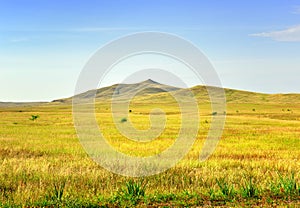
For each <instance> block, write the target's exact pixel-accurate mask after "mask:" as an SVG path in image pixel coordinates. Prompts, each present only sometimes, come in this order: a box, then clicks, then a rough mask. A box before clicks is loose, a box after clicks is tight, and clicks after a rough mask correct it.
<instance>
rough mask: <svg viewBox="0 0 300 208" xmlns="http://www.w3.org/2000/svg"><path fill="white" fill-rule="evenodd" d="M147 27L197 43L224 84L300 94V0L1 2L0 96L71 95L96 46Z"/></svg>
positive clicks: (42, 97) (26, 98)
mask: <svg viewBox="0 0 300 208" xmlns="http://www.w3.org/2000/svg"><path fill="white" fill-rule="evenodd" d="M142 31H160V32H168V33H173V34H176V35H179V36H181V37H183V38H185V39H187V40H189V41H191V42H193V43H194V44H195V45H196V46H197V47H198V48H199V49H200V50H202V52H204V53H205V54H206V56H207V57H208V58H209V60H210V61H211V62H212V64H213V65H214V67H215V70H216V71H217V73H218V74H219V77H220V80H221V82H222V84H223V86H224V87H228V88H234V89H243V90H249V91H256V92H266V93H291V92H294V93H299V92H300V84H299V83H300V82H299V77H300V58H299V57H300V0H297V1H296V0H289V1H285V0H281V1H278V0H264V1H259V0H251V1H238V0H236V1H233V0H231V1H227V0H224V1H218V0H211V1H200V0H197V1H196V0H194V1H193V0H190V1H183V0H182V1H176V0H159V1H158V0H153V1H146V0H131V1H129V0H128V1H89V0H87V1H58V0H43V1H40V0H0V101H50V100H53V99H57V98H62V97H68V96H72V95H73V93H74V88H75V85H76V81H77V78H78V76H79V74H80V71H81V69H82V68H83V66H84V65H85V63H86V62H87V61H88V60H89V58H90V57H91V55H92V54H93V53H94V52H95V51H96V50H97V49H99V48H100V47H101V46H103V45H104V44H106V43H107V42H109V41H112V40H114V39H116V38H118V37H121V36H124V35H128V34H131V33H134V32H142ZM124 70H126V69H124ZM118 81H119V80H118V79H117V78H116V79H115V80H114V79H113V78H112V79H111V80H110V82H108V83H107V84H110V83H111V84H112V83H113V82H118ZM193 84H195V83H194V82H191V83H190V85H193Z"/></svg>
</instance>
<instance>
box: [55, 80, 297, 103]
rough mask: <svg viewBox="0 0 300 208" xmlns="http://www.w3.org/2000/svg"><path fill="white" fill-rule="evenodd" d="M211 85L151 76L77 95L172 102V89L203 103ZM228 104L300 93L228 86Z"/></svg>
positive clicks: (288, 99)
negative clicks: (189, 84)
mask: <svg viewBox="0 0 300 208" xmlns="http://www.w3.org/2000/svg"><path fill="white" fill-rule="evenodd" d="M207 88H210V87H207V86H201V85H198V86H194V87H191V88H187V89H185V88H178V87H173V86H169V85H164V84H160V83H158V82H155V81H153V80H151V79H148V80H146V81H143V82H140V83H135V84H115V85H112V86H108V87H103V88H100V89H96V90H90V91H87V92H85V93H81V94H79V95H76V96H77V98H81V99H86V98H92V97H94V96H95V98H96V100H97V101H108V100H110V99H111V98H112V96H114V98H115V99H122V98H124V97H127V96H132V95H135V100H139V101H149V102H171V101H173V99H170V97H171V96H170V94H169V92H172V94H175V95H177V96H180V97H182V98H183V99H184V96H187V95H188V94H189V93H190V92H192V93H193V94H194V96H195V98H196V99H197V100H198V101H199V102H209V101H210V98H209V96H208V93H207ZM224 91H225V95H226V102H227V103H258V104H259V103H300V94H264V93H255V92H249V91H242V90H234V89H227V88H225V89H224ZM72 98H73V97H70V98H65V99H59V100H54V101H53V102H62V103H65V102H66V103H69V102H72Z"/></svg>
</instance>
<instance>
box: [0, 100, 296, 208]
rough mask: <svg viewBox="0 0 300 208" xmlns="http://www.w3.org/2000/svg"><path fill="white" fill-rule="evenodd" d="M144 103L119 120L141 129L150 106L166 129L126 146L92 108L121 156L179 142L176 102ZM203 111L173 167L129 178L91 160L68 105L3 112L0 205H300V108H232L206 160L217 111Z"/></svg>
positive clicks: (105, 111)
mask: <svg viewBox="0 0 300 208" xmlns="http://www.w3.org/2000/svg"><path fill="white" fill-rule="evenodd" d="M145 102H146V101H143V102H142V101H139V100H137V101H135V102H133V103H132V104H131V106H130V110H131V112H130V113H129V116H128V118H124V119H123V120H120V122H121V123H124V125H126V123H128V122H129V120H130V121H132V122H133V124H134V125H135V127H136V128H139V129H147V128H149V126H150V122H149V117H148V113H149V112H150V111H151V109H153V108H154V107H160V108H161V109H163V110H164V111H165V112H166V115H167V128H166V130H165V131H164V132H163V133H162V134H161V135H160V136H159V138H158V139H156V140H155V141H153V142H151V145H150V144H149V143H146V144H144V143H143V144H138V143H134V142H133V141H127V140H126V138H125V137H124V136H122V135H121V134H120V133H118V131H117V129H116V128H115V127H114V124H113V120H112V118H111V112H110V107H109V104H108V103H103V102H101V103H98V104H97V105H96V113H97V120H98V122H99V124H100V125H101V126H102V127H103V126H104V128H103V129H104V130H103V131H102V132H103V134H104V136H105V137H106V138H107V140H108V141H109V142H110V144H111V145H113V146H114V147H115V148H116V149H118V150H119V151H122V152H124V153H126V154H131V155H138V156H149V155H153V154H156V153H157V152H158V151H163V150H164V149H165V148H167V147H168V146H170V145H171V144H172V142H173V141H174V139H175V138H176V132H177V131H178V127H179V126H180V120H179V113H180V112H179V109H178V106H176V105H175V104H173V103H168V104H166V103H163V104H162V103H159V102H157V103H156V104H155V105H154V104H149V103H148V104H145ZM152 103H153V102H152ZM200 110H201V111H200V115H201V122H200V127H201V129H200V131H199V134H198V137H197V141H196V142H195V144H194V146H193V148H192V149H191V151H190V152H189V154H188V155H187V156H186V157H185V158H184V159H183V160H182V161H181V162H180V163H179V164H178V165H176V166H175V167H173V168H171V169H169V170H168V171H166V172H163V173H161V174H158V175H154V176H149V177H144V178H130V177H124V176H119V175H115V174H113V173H110V172H108V171H106V170H105V169H103V168H102V167H100V166H99V165H98V164H96V163H95V162H93V161H92V160H91V159H90V158H89V157H88V155H87V154H86V153H85V151H84V150H83V148H82V147H81V145H80V143H79V141H78V139H77V135H76V131H75V129H74V126H73V120H72V110H71V105H70V104H68V103H66V104H60V103H59V104H57V103H50V104H41V105H37V106H11V107H1V108H0V206H1V207H18V206H20V207H22V206H33V207H42V206H46V207H51V206H54V207H56V206H60V207H99V206H108V207H114V206H141V207H143V206H205V205H207V206H235V205H239V206H253V205H262V206H275V205H291V206H300V174H299V173H300V104H299V103H293V102H291V103H274V102H269V103H264V104H262V103H259V104H257V103H256V102H253V103H250V102H240V103H237V102H231V103H230V102H229V104H228V106H227V112H225V113H226V116H227V120H226V126H225V129H224V134H223V137H222V139H221V141H220V143H219V145H218V147H217V149H216V151H215V152H214V154H213V155H212V156H211V157H210V158H209V159H208V160H207V161H205V162H199V161H198V157H199V152H200V151H201V147H202V145H203V142H204V140H205V138H206V135H207V131H208V129H209V126H210V119H211V115H212V113H213V112H211V111H210V105H209V104H207V103H201V104H200ZM36 116H37V117H36ZM33 118H35V119H33Z"/></svg>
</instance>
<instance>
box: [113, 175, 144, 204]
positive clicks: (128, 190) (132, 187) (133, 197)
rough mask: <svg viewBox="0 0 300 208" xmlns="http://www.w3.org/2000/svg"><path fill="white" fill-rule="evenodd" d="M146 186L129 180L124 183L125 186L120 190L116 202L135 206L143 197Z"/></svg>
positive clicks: (141, 182)
mask: <svg viewBox="0 0 300 208" xmlns="http://www.w3.org/2000/svg"><path fill="white" fill-rule="evenodd" d="M145 189H146V184H145V183H143V181H139V182H136V181H134V180H129V181H128V182H126V184H125V186H124V187H123V188H121V191H120V192H119V193H118V195H117V197H116V200H115V201H119V204H123V203H125V204H126V205H128V203H130V204H131V205H136V204H137V203H138V202H139V201H140V200H141V199H142V198H144V197H145Z"/></svg>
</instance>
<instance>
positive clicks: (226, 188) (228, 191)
mask: <svg viewBox="0 0 300 208" xmlns="http://www.w3.org/2000/svg"><path fill="white" fill-rule="evenodd" d="M216 183H217V185H218V186H219V188H220V191H221V193H222V194H223V195H224V196H227V197H234V195H235V191H234V188H233V185H229V183H227V182H226V181H225V178H220V179H216Z"/></svg>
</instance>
